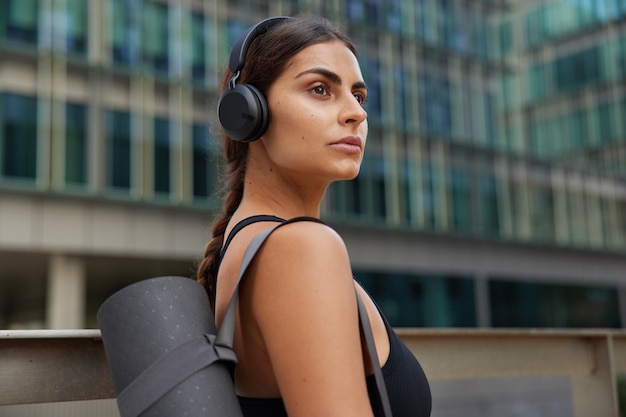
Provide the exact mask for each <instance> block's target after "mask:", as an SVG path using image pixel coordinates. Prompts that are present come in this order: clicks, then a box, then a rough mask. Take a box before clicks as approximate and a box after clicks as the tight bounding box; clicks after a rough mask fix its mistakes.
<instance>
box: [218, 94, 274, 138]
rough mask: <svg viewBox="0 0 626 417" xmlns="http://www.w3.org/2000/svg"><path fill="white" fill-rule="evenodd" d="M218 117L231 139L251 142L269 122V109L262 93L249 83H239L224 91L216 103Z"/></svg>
mask: <svg viewBox="0 0 626 417" xmlns="http://www.w3.org/2000/svg"><path fill="white" fill-rule="evenodd" d="M217 113H218V119H219V121H220V124H221V125H222V128H223V129H224V132H226V134H227V135H228V136H229V137H230V138H231V139H233V140H236V141H240V142H252V141H254V140H257V139H258V138H260V137H261V136H262V135H263V133H265V130H266V129H267V125H268V124H269V109H268V106H267V101H266V100H265V97H264V96H263V93H261V91H259V90H258V89H257V88H256V87H254V86H252V85H250V84H239V85H236V86H235V87H234V88H232V89H230V90H227V91H225V92H224V93H222V95H221V96H220V99H219V101H218V104H217Z"/></svg>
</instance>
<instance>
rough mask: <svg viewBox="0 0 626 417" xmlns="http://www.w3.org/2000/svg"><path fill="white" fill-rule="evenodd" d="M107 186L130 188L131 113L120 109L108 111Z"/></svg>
mask: <svg viewBox="0 0 626 417" xmlns="http://www.w3.org/2000/svg"><path fill="white" fill-rule="evenodd" d="M106 142H107V147H106V149H107V186H109V187H111V188H115V189H122V190H124V189H125V190H130V185H131V182H130V177H131V175H130V174H131V169H130V168H131V167H130V161H131V136H130V115H129V114H128V113H123V112H119V111H108V112H107V113H106Z"/></svg>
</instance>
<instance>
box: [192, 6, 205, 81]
mask: <svg viewBox="0 0 626 417" xmlns="http://www.w3.org/2000/svg"><path fill="white" fill-rule="evenodd" d="M191 36H192V38H191V72H192V77H193V80H194V81H195V82H197V83H200V84H204V83H205V82H206V78H207V75H206V52H205V48H206V41H205V38H206V34H205V23H204V16H203V15H201V14H198V13H192V15H191Z"/></svg>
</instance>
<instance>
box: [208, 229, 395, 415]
mask: <svg viewBox="0 0 626 417" xmlns="http://www.w3.org/2000/svg"><path fill="white" fill-rule="evenodd" d="M298 221H315V222H318V223H322V224H324V222H322V221H321V220H319V219H317V218H314V217H296V218H293V219H290V220H286V221H283V222H282V223H279V224H277V225H275V226H272V227H270V228H268V229H265V230H263V231H262V232H260V233H259V234H257V235H256V236H255V237H254V239H252V241H251V242H250V244H249V245H248V247H247V248H246V251H245V253H244V255H243V260H242V261H241V268H240V270H239V277H238V278H237V283H236V284H235V290H234V292H233V295H232V297H231V299H230V302H229V303H228V307H227V309H226V313H225V315H224V319H223V320H222V324H221V326H220V328H219V330H218V332H217V337H216V339H215V345H217V346H224V347H228V348H232V346H233V339H234V335H235V318H236V317H235V316H236V314H237V298H238V295H239V284H240V283H241V279H242V278H243V276H244V274H245V272H246V270H247V269H248V266H250V263H251V262H252V260H253V259H254V256H255V255H256V253H257V252H258V250H259V249H260V248H261V246H262V245H263V243H265V240H266V239H267V238H268V236H269V235H270V234H272V232H273V231H274V230H276V229H277V228H278V227H280V226H283V225H285V224H289V223H295V222H298ZM355 293H356V297H357V305H358V310H359V326H360V328H361V331H362V332H363V334H364V336H365V341H366V343H367V351H368V353H369V357H370V362H371V364H372V368H373V369H374V378H375V380H376V386H377V388H378V395H379V397H380V401H381V404H382V406H383V411H384V413H385V417H391V406H390V404H389V397H388V395H387V389H386V386H385V380H384V378H383V375H382V370H381V369H380V364H379V362H378V354H377V353H376V345H375V343H374V336H373V334H372V329H371V326H370V322H369V318H368V316H367V310H366V309H365V305H364V304H363V301H362V300H361V297H360V296H359V294H358V292H356V288H355Z"/></svg>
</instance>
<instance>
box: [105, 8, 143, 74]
mask: <svg viewBox="0 0 626 417" xmlns="http://www.w3.org/2000/svg"><path fill="white" fill-rule="evenodd" d="M109 4H110V14H111V16H112V17H111V19H110V20H109V22H110V25H111V27H109V28H108V30H107V33H109V34H111V36H112V38H111V39H110V44H111V48H112V55H113V62H115V63H116V64H118V65H125V66H129V67H130V66H135V65H138V64H139V62H140V53H139V46H140V40H141V38H140V29H139V22H140V21H141V3H140V1H139V0H127V1H124V0H111V3H109Z"/></svg>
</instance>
